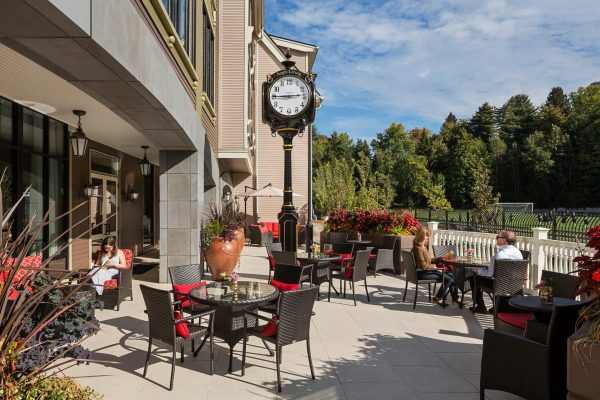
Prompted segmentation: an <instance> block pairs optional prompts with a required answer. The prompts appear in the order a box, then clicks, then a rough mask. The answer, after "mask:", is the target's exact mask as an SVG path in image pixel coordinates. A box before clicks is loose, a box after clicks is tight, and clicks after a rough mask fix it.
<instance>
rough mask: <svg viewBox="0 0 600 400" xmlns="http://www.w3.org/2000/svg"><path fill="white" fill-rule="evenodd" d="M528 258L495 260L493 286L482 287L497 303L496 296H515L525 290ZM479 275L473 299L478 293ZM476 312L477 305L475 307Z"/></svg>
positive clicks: (475, 280) (476, 278)
mask: <svg viewBox="0 0 600 400" xmlns="http://www.w3.org/2000/svg"><path fill="white" fill-rule="evenodd" d="M528 264H529V261H527V260H509V259H506V260H495V261H494V276H493V277H492V287H491V288H488V287H481V289H482V290H483V291H484V292H486V293H487V294H488V295H489V296H490V297H491V298H492V301H493V302H494V304H495V301H496V296H502V295H505V296H507V295H508V296H513V295H517V294H520V293H522V292H523V278H524V277H526V276H527V266H528ZM478 280H479V277H477V276H476V277H475V279H474V282H475V287H474V288H473V299H475V296H476V293H477V290H478V289H477V281H478ZM473 313H475V307H473Z"/></svg>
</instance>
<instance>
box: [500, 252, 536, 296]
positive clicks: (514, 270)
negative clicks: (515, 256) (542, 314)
mask: <svg viewBox="0 0 600 400" xmlns="http://www.w3.org/2000/svg"><path fill="white" fill-rule="evenodd" d="M528 264H529V261H527V260H510V259H500V260H495V261H494V295H515V294H518V293H521V292H522V290H523V277H525V276H526V274H527V265H528Z"/></svg>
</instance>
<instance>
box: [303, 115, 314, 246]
mask: <svg viewBox="0 0 600 400" xmlns="http://www.w3.org/2000/svg"><path fill="white" fill-rule="evenodd" d="M307 208H308V210H307V214H308V215H307V219H308V220H307V221H306V229H305V234H306V251H307V252H309V253H312V251H313V249H312V244H313V223H312V126H311V127H309V129H308V207H307Z"/></svg>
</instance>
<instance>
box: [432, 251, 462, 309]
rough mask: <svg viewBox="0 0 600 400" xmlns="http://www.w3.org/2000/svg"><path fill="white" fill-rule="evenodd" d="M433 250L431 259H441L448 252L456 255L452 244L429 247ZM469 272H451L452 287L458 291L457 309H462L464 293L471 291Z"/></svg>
mask: <svg viewBox="0 0 600 400" xmlns="http://www.w3.org/2000/svg"><path fill="white" fill-rule="evenodd" d="M431 248H432V250H433V257H435V258H442V257H445V256H446V255H447V254H448V253H449V252H452V254H454V255H456V254H457V251H456V246H455V245H453V244H434V245H432V246H431ZM469 274H470V272H469V271H468V270H467V269H465V268H454V270H453V271H452V278H453V279H454V286H455V287H456V288H457V289H458V290H460V302H459V303H458V306H459V308H463V303H464V300H465V293H467V292H469V291H471V285H470V284H469V279H468V278H469ZM436 287H437V284H434V285H433V291H434V292H435V290H436Z"/></svg>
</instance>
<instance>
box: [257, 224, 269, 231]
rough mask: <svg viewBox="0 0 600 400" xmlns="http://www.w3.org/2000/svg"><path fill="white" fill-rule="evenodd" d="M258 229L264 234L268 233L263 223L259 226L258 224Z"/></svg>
mask: <svg viewBox="0 0 600 400" xmlns="http://www.w3.org/2000/svg"><path fill="white" fill-rule="evenodd" d="M258 229H260V231H261V232H262V233H266V232H269V230H268V229H267V227H266V225H265V223H264V222H261V223H260V224H258Z"/></svg>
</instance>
